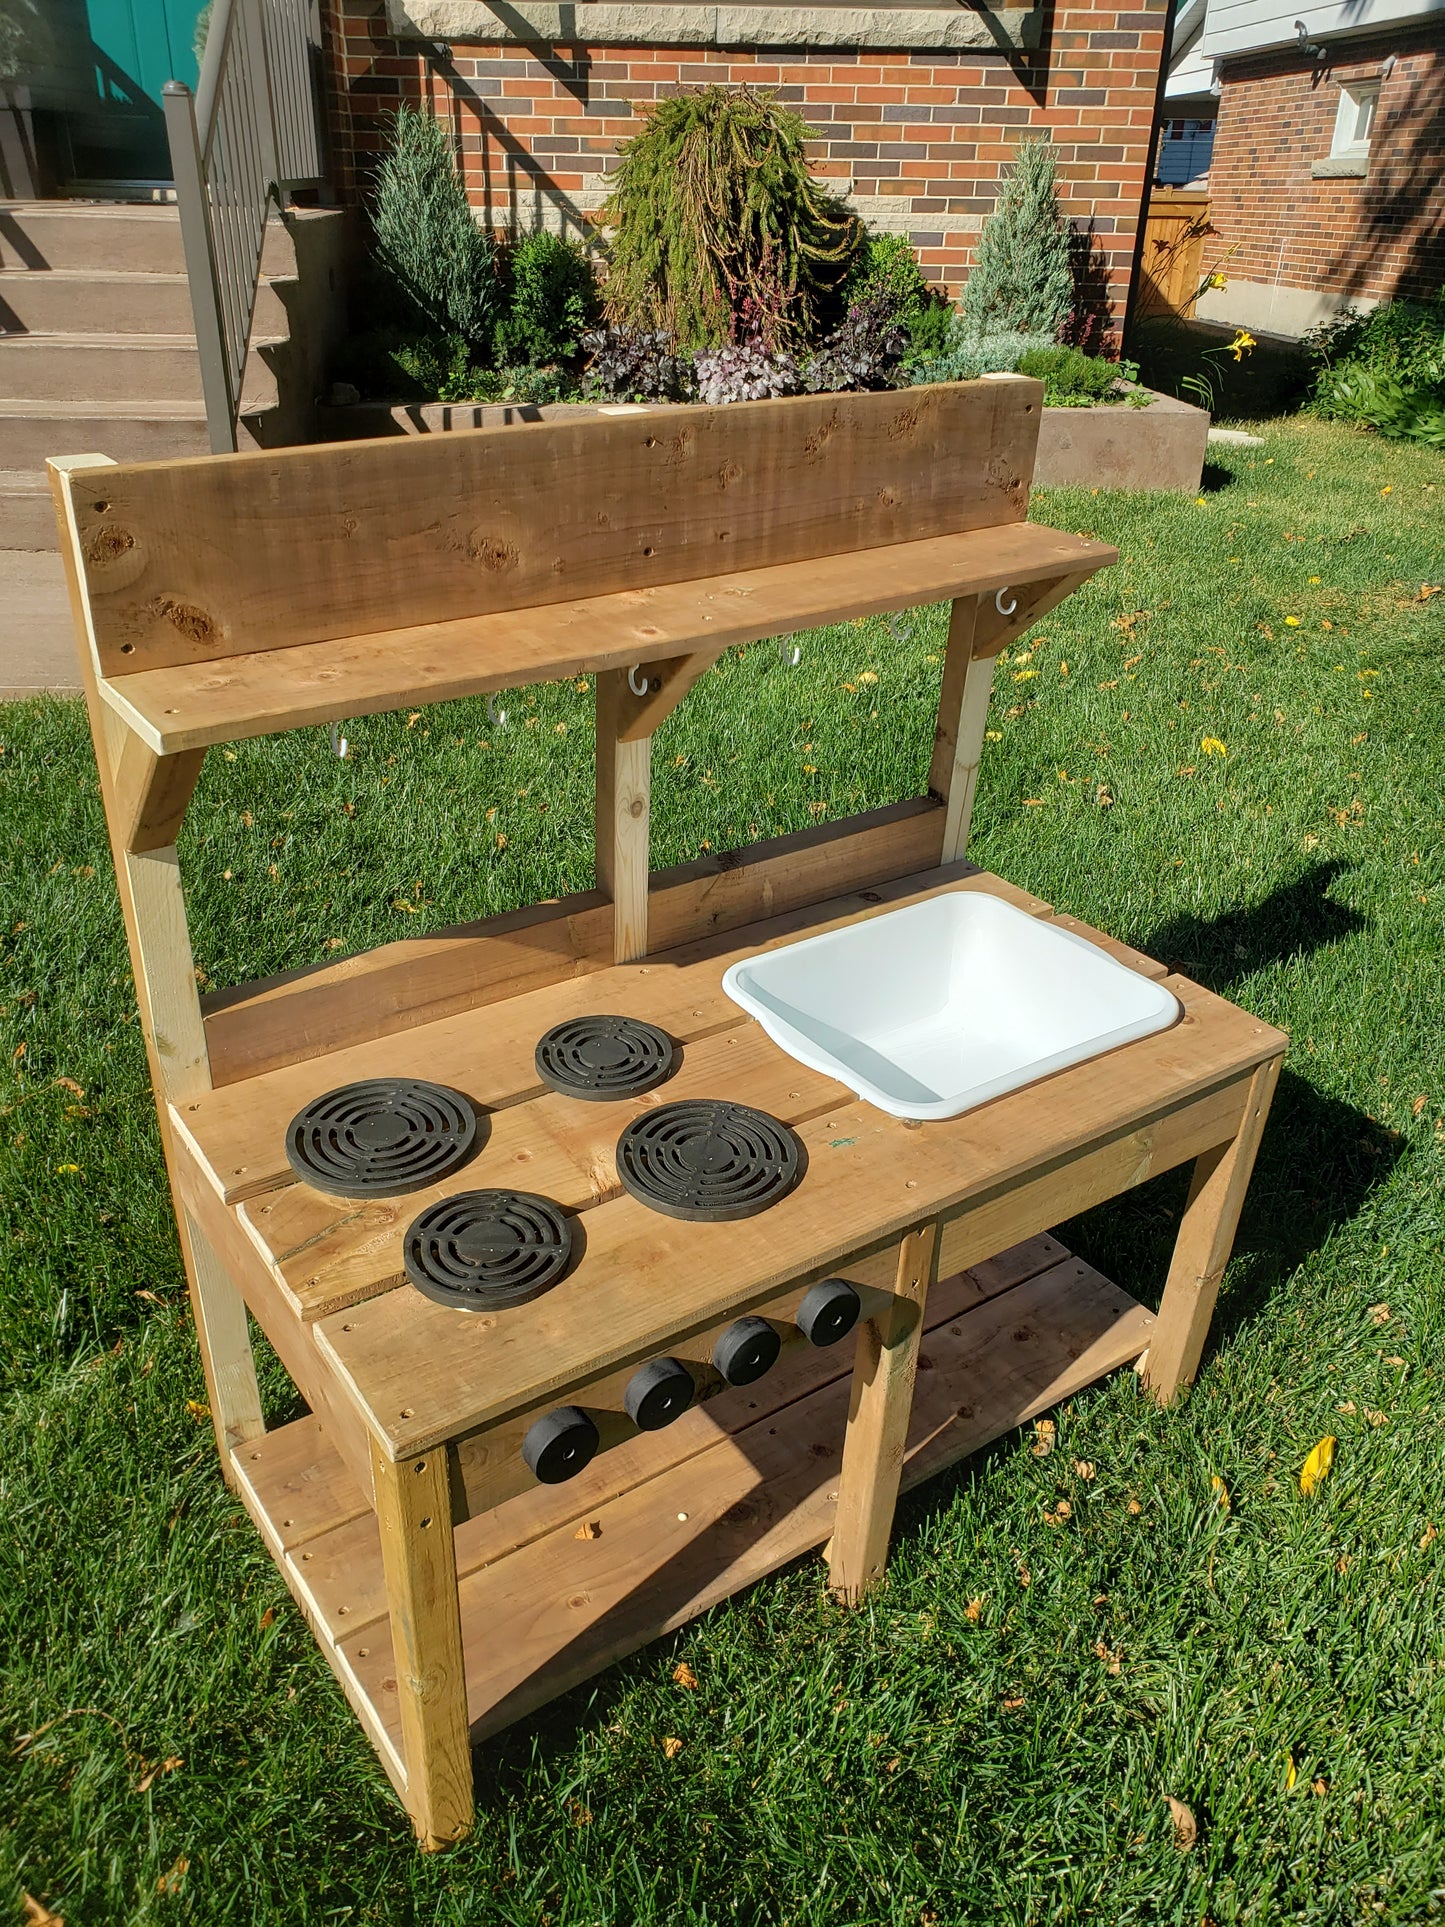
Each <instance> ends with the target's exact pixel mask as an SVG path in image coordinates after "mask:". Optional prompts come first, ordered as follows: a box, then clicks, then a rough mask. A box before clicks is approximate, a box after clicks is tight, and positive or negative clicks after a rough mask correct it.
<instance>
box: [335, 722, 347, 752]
mask: <svg viewBox="0 0 1445 1927" xmlns="http://www.w3.org/2000/svg"><path fill="white" fill-rule="evenodd" d="M331 747H332V749H333V750H334V752H335V753H336V755H338V756H342V757H344V756H347V755H349V754H350V750H351V745H350V744H349V743H348V742H347V740H346V738H345V737H344V736H343V735H342V734H341V725H340V723H333V724H332V725H331Z"/></svg>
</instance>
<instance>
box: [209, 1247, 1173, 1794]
mask: <svg viewBox="0 0 1445 1927" xmlns="http://www.w3.org/2000/svg"><path fill="white" fill-rule="evenodd" d="M1153 1324H1154V1318H1153V1315H1152V1314H1151V1313H1150V1312H1148V1311H1146V1310H1145V1309H1144V1307H1143V1306H1142V1305H1139V1304H1137V1303H1136V1302H1135V1301H1134V1300H1133V1299H1132V1298H1130V1297H1129V1296H1128V1294H1127V1293H1126V1292H1124V1291H1122V1290H1120V1289H1119V1287H1118V1286H1117V1285H1114V1284H1112V1283H1111V1282H1110V1281H1109V1280H1108V1279H1106V1278H1104V1277H1102V1276H1100V1274H1099V1273H1098V1272H1096V1271H1094V1270H1093V1269H1092V1268H1091V1267H1090V1266H1088V1265H1086V1264H1084V1263H1083V1262H1082V1261H1081V1260H1080V1259H1078V1258H1074V1257H1072V1256H1071V1255H1070V1254H1069V1253H1068V1252H1067V1251H1066V1250H1065V1249H1064V1247H1063V1246H1062V1245H1060V1244H1059V1243H1058V1242H1057V1240H1055V1239H1053V1238H1050V1237H1040V1238H1033V1239H1030V1240H1028V1242H1027V1243H1026V1244H1023V1245H1019V1246H1017V1247H1015V1248H1014V1250H1012V1251H1010V1252H1006V1253H1004V1254H1003V1255H1002V1256H1001V1257H999V1258H996V1259H993V1260H991V1261H990V1262H989V1263H988V1264H987V1265H981V1266H978V1267H976V1268H975V1269H974V1270H973V1271H971V1272H965V1273H962V1274H960V1275H959V1276H957V1277H955V1278H950V1279H946V1280H942V1281H940V1283H939V1284H938V1285H936V1286H935V1287H934V1290H933V1292H932V1294H931V1296H930V1299H929V1306H928V1313H927V1316H926V1318H925V1339H924V1344H923V1350H922V1353H921V1356H920V1359H919V1367H918V1382H917V1389H916V1392H915V1395H914V1400H913V1415H912V1423H911V1426H910V1430H909V1435H908V1447H907V1456H906V1459H905V1462H904V1470H903V1485H904V1487H905V1488H907V1487H909V1486H913V1485H917V1484H918V1483H919V1482H920V1481H922V1480H924V1479H926V1478H928V1477H930V1476H931V1475H932V1474H933V1473H935V1472H938V1471H941V1470H942V1469H943V1468H944V1467H945V1466H948V1465H951V1464H953V1463H954V1462H955V1461H957V1460H959V1459H962V1458H965V1457H966V1456H967V1455H968V1454H969V1453H971V1452H975V1451H977V1450H979V1449H980V1447H982V1446H984V1445H987V1444H988V1443H989V1442H990V1441H991V1440H993V1439H996V1438H998V1437H1000V1436H1001V1435H1002V1434H1003V1433H1005V1432H1008V1431H1011V1430H1012V1429H1013V1428H1014V1427H1015V1426H1017V1425H1020V1424H1022V1423H1023V1422H1024V1421H1025V1420H1026V1419H1029V1418H1031V1417H1034V1416H1035V1415H1037V1414H1038V1413H1040V1412H1042V1411H1045V1410H1047V1409H1048V1408H1049V1407H1050V1406H1051V1405H1055V1404H1057V1403H1058V1402H1059V1401H1060V1400H1062V1399H1065V1398H1068V1397H1070V1396H1071V1395H1072V1394H1073V1393H1075V1392H1077V1391H1079V1390H1081V1389H1082V1388H1083V1387H1084V1386H1086V1385H1088V1384H1091V1383H1092V1382H1093V1381H1094V1380H1096V1379H1098V1378H1102V1377H1103V1376H1105V1375H1106V1374H1107V1373H1109V1372H1110V1371H1113V1370H1115V1369H1116V1368H1117V1367H1119V1366H1121V1365H1125V1364H1132V1363H1133V1362H1134V1361H1135V1360H1136V1359H1138V1357H1139V1356H1140V1355H1141V1353H1143V1352H1144V1351H1145V1350H1146V1349H1147V1347H1148V1344H1149V1336H1150V1332H1151V1330H1152V1328H1153ZM852 1353H853V1347H852V1345H851V1344H844V1345H840V1346H838V1347H837V1348H836V1349H835V1350H832V1351H822V1352H804V1353H802V1354H799V1355H794V1356H793V1357H792V1358H791V1359H790V1360H789V1362H788V1363H787V1364H786V1365H785V1366H783V1367H780V1368H779V1369H778V1370H777V1371H775V1372H774V1373H772V1374H770V1376H769V1378H768V1379H766V1380H764V1381H761V1382H760V1383H759V1384H758V1385H756V1386H751V1387H748V1388H746V1390H744V1391H736V1392H731V1393H727V1394H725V1395H724V1396H723V1397H722V1398H720V1399H717V1400H715V1401H712V1402H711V1403H709V1404H708V1405H705V1406H702V1407H699V1408H696V1409H695V1410H694V1411H692V1412H689V1413H688V1414H687V1415H686V1416H685V1417H684V1418H683V1419H682V1420H680V1421H679V1422H678V1423H677V1424H675V1425H672V1426H669V1427H668V1428H667V1429H666V1430H665V1431H662V1432H653V1433H645V1434H640V1435H639V1436H638V1437H636V1438H635V1439H633V1440H631V1441H630V1442H629V1443H628V1444H627V1445H625V1446H622V1447H619V1448H618V1449H617V1450H615V1451H612V1452H608V1453H605V1454H603V1455H601V1456H600V1457H599V1458H597V1459H595V1460H594V1461H593V1463H592V1465H591V1466H589V1467H588V1469H587V1471H586V1472H585V1473H583V1474H582V1475H581V1477H579V1478H577V1479H573V1480H571V1481H569V1482H568V1483H567V1484H565V1485H560V1486H539V1487H536V1488H535V1489H533V1490H531V1491H529V1492H527V1493H525V1494H523V1495H522V1496H521V1497H519V1498H516V1499H512V1500H510V1501H508V1503H507V1504H505V1505H502V1506H499V1507H497V1508H496V1509H495V1510H494V1511H492V1512H489V1513H486V1514H483V1515H481V1516H479V1517H477V1518H474V1519H470V1520H468V1521H467V1522H466V1524H465V1525H463V1526H460V1527H459V1528H458V1529H457V1533H456V1550H457V1569H458V1575H459V1580H460V1595H461V1611H462V1636H463V1645H464V1652H465V1661H466V1681H467V1709H468V1716H469V1718H470V1721H471V1730H472V1738H473V1740H474V1741H477V1740H481V1739H484V1738H486V1737H487V1736H488V1735H489V1734H492V1733H495V1732H497V1731H499V1730H500V1729H501V1728H503V1727H505V1726H507V1725H509V1724H510V1723H511V1722H512V1721H514V1720H517V1719H520V1718H522V1717H524V1716H525V1715H526V1714H528V1713H530V1712H533V1711H535V1709H536V1708H538V1707H539V1706H542V1705H543V1704H545V1703H546V1702H547V1701H548V1700H550V1699H554V1698H555V1697H557V1696H558V1695H559V1694H561V1693H564V1692H567V1691H568V1690H569V1689H570V1688H571V1687H573V1686H575V1685H577V1684H578V1683H579V1682H580V1681H582V1680H584V1679H587V1678H588V1677H590V1676H591V1675H592V1674H594V1673H596V1672H599V1671H601V1670H602V1669H603V1668H604V1667H606V1666H608V1665H610V1664H611V1663H612V1662H613V1661H614V1660H616V1659H619V1658H621V1657H622V1656H623V1655H624V1654H626V1653H629V1652H633V1651H635V1650H636V1649H637V1648H638V1647H640V1646H644V1645H646V1644H647V1643H648V1641H650V1640H652V1639H655V1638H657V1637H658V1636H659V1635H660V1634H663V1633H666V1632H668V1631H671V1630H672V1629H673V1628H675V1627H677V1626H680V1625H682V1624H684V1623H685V1622H686V1621H687V1620H689V1619H691V1618H693V1617H695V1616H696V1615H697V1614H698V1613H701V1612H704V1611H706V1609H707V1608H708V1607H709V1606H713V1605H715V1604H717V1602H718V1601H719V1600H721V1599H724V1598H726V1597H727V1596H728V1594H730V1593H733V1592H736V1591H738V1590H739V1589H740V1588H741V1587H744V1586H748V1585H751V1584H752V1583H753V1582H754V1581H755V1580H757V1579H760V1578H762V1577H763V1576H764V1575H765V1574H767V1573H769V1572H772V1571H775V1570H776V1569H777V1568H778V1567H780V1566H783V1565H786V1564H787V1563H788V1562H789V1561H790V1560H793V1559H795V1558H797V1557H798V1556H799V1555H800V1554H802V1553H804V1552H807V1551H809V1550H810V1549H812V1548H813V1547H815V1546H820V1545H822V1544H823V1543H824V1542H825V1541H826V1540H827V1539H828V1538H829V1536H830V1535H831V1532H832V1520H833V1508H834V1504H835V1501H836V1497H837V1478H838V1472H839V1467H840V1464H841V1459H842V1448H843V1437H844V1431H845V1426H846V1422H847V1416H848V1396H849V1377H850V1373H851V1369H852V1362H853V1360H852ZM232 1464H233V1467H234V1470H235V1473H236V1476H237V1480H238V1482H239V1485H240V1490H241V1493H242V1496H243V1498H244V1500H245V1503H246V1505H247V1508H248V1509H249V1511H250V1512H251V1514H252V1517H253V1518H254V1519H255V1521H256V1524H257V1525H258V1527H259V1528H260V1530H261V1532H262V1534H263V1536H264V1537H265V1539H266V1542H267V1544H268V1545H269V1546H270V1548H271V1551H272V1554H273V1556H274V1557H275V1559H276V1562H277V1564H278V1566H279V1567H280V1569H281V1571H282V1573H283V1575H284V1576H285V1579H286V1581H287V1584H288V1585H289V1586H290V1588H291V1591H292V1593H293V1594H294V1595H295V1597H296V1599H297V1601H298V1603H299V1604H300V1605H301V1607H302V1609H303V1610H304V1611H305V1613H306V1616H307V1618H308V1620H309V1621H310V1624H311V1626H312V1629H313V1631H314V1632H315V1634H316V1636H317V1639H318V1641H319V1642H320V1644H321V1646H322V1648H323V1650H324V1651H325V1652H326V1654H327V1657H328V1658H329V1659H330V1661H331V1664H332V1666H333V1668H334V1669H335V1671H336V1674H337V1677H338V1679H339V1680H340V1682H341V1685H342V1687H343V1690H344V1691H345V1692H346V1694H347V1697H348V1699H349V1700H350V1701H351V1703H352V1705H353V1707H354V1708H355V1709H356V1712H357V1714H358V1716H359V1717H360V1719H361V1721H362V1724H363V1725H364V1726H365V1728H366V1730H367V1733H368V1735H369V1737H370V1738H371V1740H372V1742H373V1744H374V1745H375V1747H376V1749H377V1751H378V1753H379V1755H380V1757H381V1759H382V1763H383V1765H384V1766H385V1767H386V1769H387V1771H388V1773H389V1774H390V1775H391V1778H392V1780H393V1782H394V1783H395V1784H396V1785H397V1786H398V1788H400V1787H402V1786H403V1785H404V1783H405V1773H404V1770H403V1768H402V1764H401V1723H400V1717H399V1713H398V1706H397V1696H396V1680H395V1677H394V1672H393V1662H392V1645H391V1632H390V1626H389V1622H388V1619H387V1614H386V1594H385V1588H384V1584H383V1579H382V1569H381V1549H380V1541H379V1538H378V1535H377V1528H376V1521H375V1518H374V1516H373V1514H372V1512H371V1510H370V1507H369V1505H368V1503H367V1501H366V1499H365V1498H364V1496H363V1495H362V1493H361V1490H360V1488H359V1487H358V1486H357V1484H356V1482H355V1481H354V1479H353V1478H352V1476H351V1474H350V1473H349V1472H348V1471H347V1470H346V1468H345V1466H344V1465H343V1464H342V1461H341V1460H340V1458H339V1457H338V1456H337V1455H336V1453H335V1451H334V1450H333V1449H332V1447H331V1446H330V1445H329V1443H328V1442H327V1440H326V1437H325V1434H324V1432H323V1430H322V1428H321V1426H320V1424H319V1422H318V1421H317V1420H316V1419H315V1418H311V1417H307V1418H303V1419H300V1420H297V1421H296V1422H295V1423H293V1424H291V1425H286V1426H282V1427H280V1428H279V1429H278V1430H276V1431H274V1432H271V1433H268V1434H267V1435H266V1436H265V1437H264V1438H261V1439H257V1440H253V1441H251V1442H250V1443H248V1444H246V1445H244V1446H242V1447H240V1448H239V1449H238V1450H236V1451H235V1452H233V1454H232Z"/></svg>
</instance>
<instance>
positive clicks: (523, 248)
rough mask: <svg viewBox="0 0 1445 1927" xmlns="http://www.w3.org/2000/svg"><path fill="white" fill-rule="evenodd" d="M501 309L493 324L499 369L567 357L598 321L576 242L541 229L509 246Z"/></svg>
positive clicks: (588, 272)
mask: <svg viewBox="0 0 1445 1927" xmlns="http://www.w3.org/2000/svg"><path fill="white" fill-rule="evenodd" d="M506 280H507V301H506V307H505V309H504V311H503V313H502V315H501V316H500V318H499V320H498V322H497V328H496V358H497V364H498V366H499V367H504V368H506V367H514V366H516V367H520V366H527V367H532V368H540V367H545V366H547V365H548V364H549V363H552V362H558V361H571V360H572V359H573V357H574V356H575V355H576V354H577V351H578V347H579V345H580V343H581V340H582V337H583V335H584V334H585V333H586V332H587V330H588V329H589V328H590V327H591V326H592V324H593V322H594V321H595V320H596V319H597V308H598V298H597V283H596V280H595V278H594V276H593V273H592V264H591V263H590V262H589V261H588V259H587V255H586V252H585V250H584V249H583V247H582V245H581V243H580V242H577V241H564V240H563V239H562V237H561V235H560V234H550V233H548V232H547V231H546V230H545V229H542V230H540V231H539V232H537V233H536V234H529V235H527V237H526V238H525V240H522V241H519V242H518V243H517V245H516V247H514V248H513V249H512V253H511V259H510V261H509V263H508V271H507V276H506Z"/></svg>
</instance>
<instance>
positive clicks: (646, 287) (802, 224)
mask: <svg viewBox="0 0 1445 1927" xmlns="http://www.w3.org/2000/svg"><path fill="white" fill-rule="evenodd" d="M808 138H809V129H808V127H807V126H806V125H805V123H804V122H803V121H802V119H801V118H800V117H799V116H798V115H797V114H794V113H792V112H790V111H789V110H788V109H787V108H785V107H780V106H779V105H778V104H777V102H776V101H775V100H774V99H773V97H772V96H771V95H770V94H767V93H757V92H754V91H753V90H752V89H751V88H748V87H704V88H702V89H700V90H699V91H698V92H695V93H686V94H676V95H673V96H671V97H670V98H668V99H666V100H660V101H658V102H657V103H656V105H655V106H653V107H651V108H649V109H648V110H647V114H646V125H645V126H644V127H643V129H642V131H641V133H639V134H637V135H636V136H634V138H633V139H632V140H630V141H628V142H627V143H626V145H625V146H624V147H623V149H622V158H621V165H620V167H619V168H618V171H617V177H616V184H615V186H614V188H613V190H612V193H611V195H610V197H609V199H608V201H607V203H606V205H605V207H604V208H603V210H602V215H601V218H602V220H603V222H604V223H605V224H607V225H608V226H610V227H611V228H612V230H613V235H612V258H611V266H610V270H609V273H608V277H607V287H606V303H607V310H608V314H609V316H610V318H611V319H612V320H613V321H614V322H617V323H619V324H621V325H623V326H626V327H632V328H642V329H648V330H654V331H656V330H663V331H665V332H666V333H668V334H669V335H671V336H672V338H673V339H674V340H675V341H676V342H677V343H678V345H679V346H680V347H683V348H707V347H717V346H720V345H721V344H722V343H723V342H726V341H729V340H733V339H736V338H738V328H739V317H740V316H741V315H742V314H743V313H744V303H747V304H748V307H747V310H746V312H747V313H748V315H749V317H750V321H749V324H748V325H749V326H751V325H752V319H754V318H757V317H760V318H761V328H762V336H763V344H764V346H765V347H767V348H769V349H781V348H785V347H787V346H788V345H790V344H793V345H798V344H802V343H805V342H806V341H807V340H808V339H809V337H810V335H811V334H812V333H813V331H814V329H815V326H816V304H817V299H818V296H819V294H820V293H821V292H822V291H824V290H825V289H828V288H830V287H832V286H833V285H834V284H835V283H836V282H837V281H838V280H840V279H841V277H842V275H843V274H844V272H845V271H846V268H847V265H848V262H849V260H850V259H851V257H852V255H853V252H854V249H855V248H856V246H857V243H858V236H859V227H858V223H857V221H856V220H855V218H854V217H853V216H852V215H851V214H849V213H848V211H847V210H846V209H845V208H844V207H843V205H842V204H841V203H840V202H839V201H837V200H835V199H834V198H833V196H832V195H831V194H830V193H829V192H828V190H827V189H826V188H825V187H823V186H822V185H821V184H820V183H819V182H817V181H815V180H814V179H813V177H812V175H811V174H810V173H809V171H808V161H807V156H806V153H805V151H804V143H805V142H806V141H807V140H808Z"/></svg>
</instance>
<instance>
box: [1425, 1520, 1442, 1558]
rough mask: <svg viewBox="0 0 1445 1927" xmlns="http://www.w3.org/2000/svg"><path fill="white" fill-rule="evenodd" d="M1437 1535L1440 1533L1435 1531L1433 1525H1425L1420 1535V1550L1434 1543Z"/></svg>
mask: <svg viewBox="0 0 1445 1927" xmlns="http://www.w3.org/2000/svg"><path fill="white" fill-rule="evenodd" d="M1439 1536H1440V1535H1439V1533H1438V1532H1436V1530H1435V1528H1434V1526H1426V1528H1425V1530H1424V1531H1423V1532H1422V1533H1421V1535H1420V1550H1421V1552H1423V1551H1424V1550H1425V1548H1426V1546H1432V1545H1434V1543H1435V1541H1436V1540H1437V1539H1438V1538H1439Z"/></svg>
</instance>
